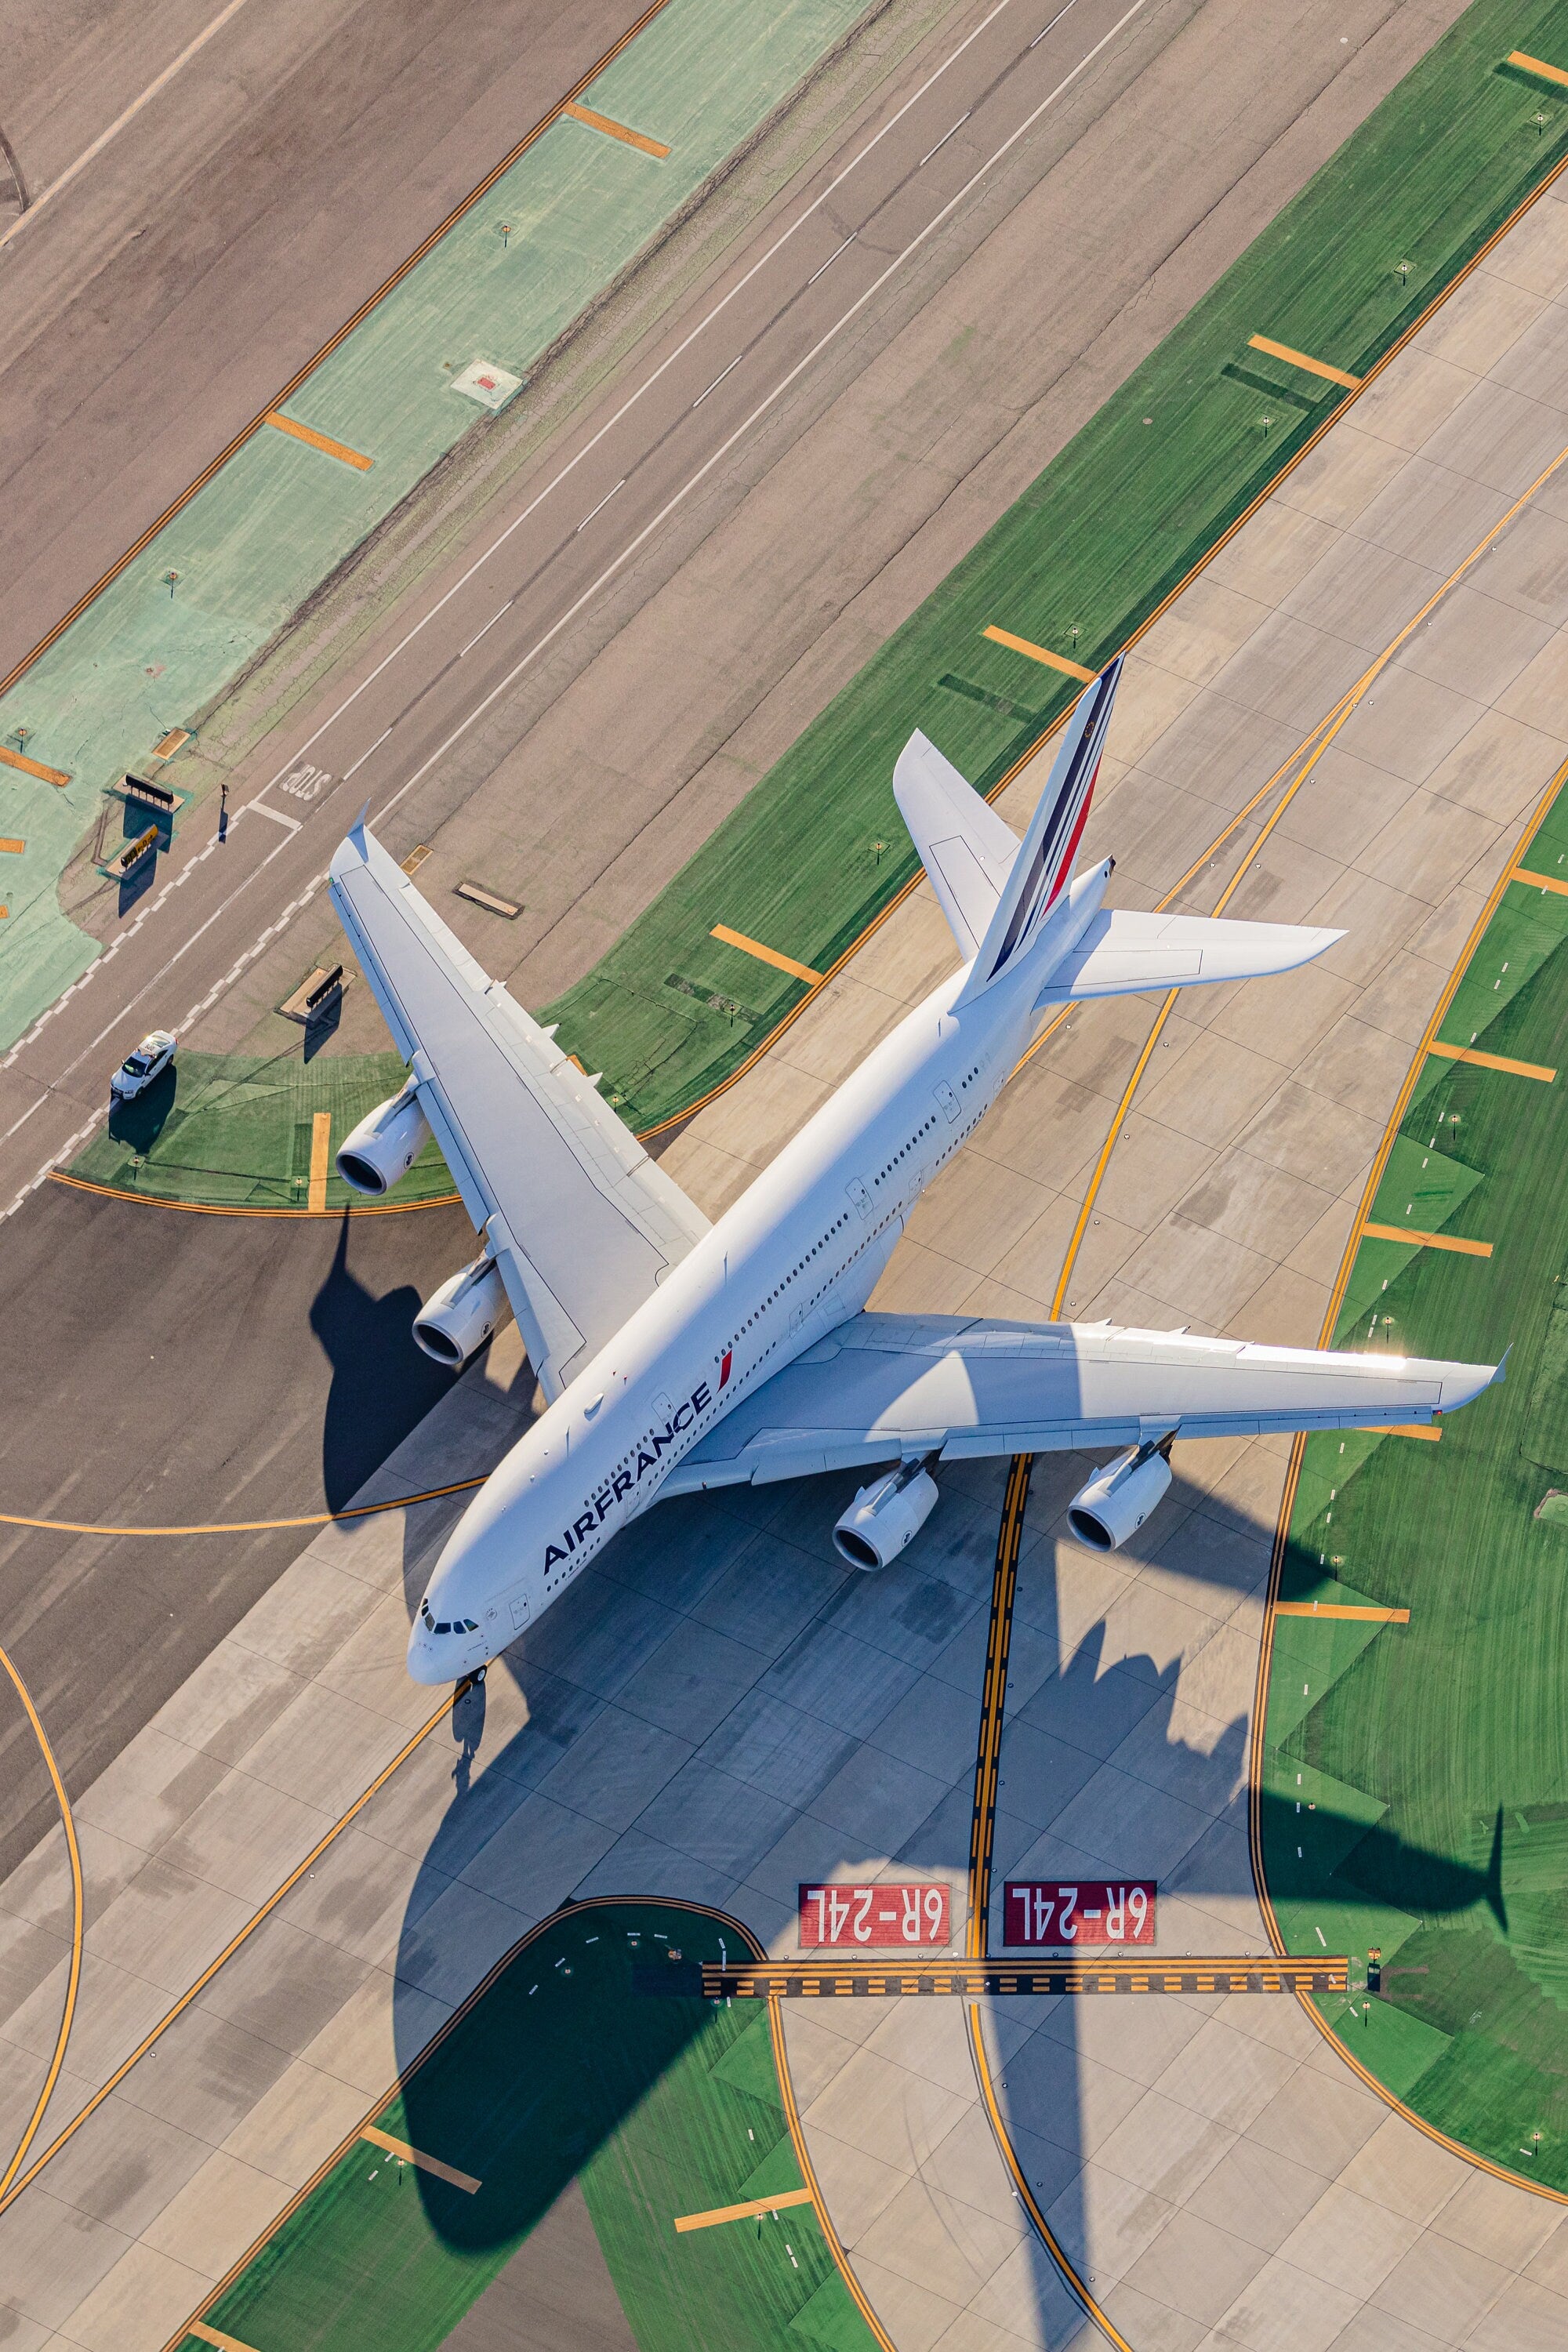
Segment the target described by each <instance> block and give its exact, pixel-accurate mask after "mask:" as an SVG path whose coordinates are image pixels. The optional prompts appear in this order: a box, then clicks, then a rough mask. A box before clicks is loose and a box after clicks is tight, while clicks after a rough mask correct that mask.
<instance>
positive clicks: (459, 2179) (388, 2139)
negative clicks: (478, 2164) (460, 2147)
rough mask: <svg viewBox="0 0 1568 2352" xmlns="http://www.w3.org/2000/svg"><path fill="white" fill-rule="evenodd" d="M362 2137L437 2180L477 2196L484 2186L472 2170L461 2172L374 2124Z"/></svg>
mask: <svg viewBox="0 0 1568 2352" xmlns="http://www.w3.org/2000/svg"><path fill="white" fill-rule="evenodd" d="M360 2137H361V2139H367V2140H369V2142H370V2144H371V2146H372V2147H384V2149H385V2150H386V2153H387V2154H388V2156H400V2157H401V2158H403V2161H404V2163H405V2164H416V2165H417V2166H418V2168H419V2169H420V2171H421V2172H433V2173H434V2174H435V2176H436V2178H437V2180H447V2181H449V2182H450V2183H451V2185H452V2187H453V2188H454V2189H467V2190H468V2195H469V2196H470V2197H477V2196H478V2194H479V2190H480V2189H482V2188H483V2187H484V2183H483V2181H482V2180H476V2179H474V2176H473V2174H472V2173H471V2172H459V2171H458V2168H457V2166H456V2165H455V2164H443V2163H442V2161H441V2159H440V2158H439V2157H438V2156H426V2155H425V2153H424V2152H423V2150H422V2149H420V2148H417V2147H409V2145H408V2142H407V2141H406V2140H405V2139H394V2138H393V2137H392V2134H391V2133H390V2132H384V2131H378V2130H377V2128H376V2126H375V2125H374V2124H366V2125H365V2126H363V2129H362V2130H361V2132H360Z"/></svg>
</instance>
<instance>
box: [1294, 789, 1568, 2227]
mask: <svg viewBox="0 0 1568 2352" xmlns="http://www.w3.org/2000/svg"><path fill="white" fill-rule="evenodd" d="M1565 858H1568V791H1564V792H1563V793H1560V795H1559V797H1558V799H1557V800H1556V802H1555V803H1553V805H1552V808H1551V810H1550V811H1549V813H1548V814H1547V816H1546V818H1545V820H1544V822H1543V824H1542V825H1541V827H1540V829H1539V830H1538V831H1537V832H1536V834H1535V835H1534V837H1533V839H1532V840H1531V843H1530V844H1529V846H1528V849H1527V851H1526V853H1525V854H1524V856H1523V857H1522V859H1521V863H1522V864H1523V865H1525V866H1528V867H1530V868H1531V869H1537V870H1540V871H1542V872H1543V873H1547V874H1554V873H1555V872H1556V870H1557V868H1558V866H1559V863H1560V862H1561V861H1562V860H1563V859H1565ZM1438 1034H1439V1036H1440V1038H1442V1039H1445V1040H1447V1041H1448V1042H1450V1043H1453V1044H1457V1045H1460V1046H1462V1047H1465V1048H1469V1047H1471V1046H1472V1044H1473V1046H1474V1048H1475V1049H1476V1050H1479V1052H1482V1053H1484V1054H1486V1055H1489V1056H1490V1057H1492V1059H1493V1060H1494V1061H1496V1062H1499V1063H1503V1064H1506V1065H1509V1066H1507V1067H1489V1066H1482V1065H1478V1064H1475V1063H1468V1062H1458V1061H1455V1060H1454V1059H1452V1058H1450V1057H1448V1056H1445V1055H1438V1054H1432V1055H1428V1056H1427V1057H1426V1059H1425V1060H1424V1061H1423V1063H1422V1065H1421V1068H1420V1071H1419V1073H1418V1075H1417V1078H1416V1083H1415V1090H1414V1092H1413V1095H1412V1097H1411V1100H1410V1103H1409V1107H1408V1109H1407V1111H1406V1113H1405V1118H1404V1120H1403V1123H1402V1126H1401V1129H1400V1131H1399V1134H1398V1137H1397V1139H1396V1141H1395V1144H1394V1150H1393V1152H1392V1154H1391V1156H1390V1159H1389V1162H1388V1168H1387V1171H1386V1172H1385V1174H1384V1178H1383V1181H1382V1184H1381V1187H1380V1190H1379V1193H1378V1197H1377V1201H1376V1202H1375V1203H1374V1207H1373V1220H1374V1221H1375V1222H1382V1221H1384V1220H1386V1221H1387V1222H1389V1223H1411V1224H1414V1225H1415V1226H1417V1227H1419V1228H1422V1229H1424V1230H1425V1231H1426V1232H1427V1233H1429V1234H1436V1235H1439V1236H1448V1235H1465V1236H1479V1235H1484V1237H1485V1238H1486V1240H1487V1241H1489V1243H1490V1244H1491V1255H1490V1256H1489V1257H1484V1258H1483V1257H1480V1256H1478V1255H1473V1254H1468V1253H1465V1252H1460V1251H1456V1250H1452V1249H1441V1248H1434V1247H1430V1246H1412V1245H1409V1244H1391V1243H1387V1242H1384V1241H1363V1243H1362V1244H1361V1247H1360V1249H1359V1250H1358V1252H1357V1255H1356V1257H1355V1260H1354V1265H1353V1269H1352V1277H1351V1283H1350V1287H1349V1289H1348V1291H1347V1293H1346V1297H1345V1301H1344V1307H1343V1310H1342V1317H1341V1321H1340V1327H1339V1330H1338V1332H1337V1335H1336V1337H1337V1340H1338V1342H1339V1344H1342V1345H1349V1346H1354V1347H1368V1346H1370V1347H1375V1348H1390V1349H1397V1350H1399V1351H1401V1352H1403V1353H1407V1354H1413V1355H1425V1356H1439V1357H1442V1356H1447V1357H1459V1358H1462V1359H1466V1360H1471V1361H1478V1360H1479V1361H1485V1362H1490V1361H1493V1360H1497V1359H1499V1358H1500V1357H1501V1355H1502V1353H1503V1351H1504V1349H1510V1350H1511V1352H1510V1355H1509V1358H1508V1370H1507V1377H1506V1380H1505V1381H1503V1382H1502V1383H1501V1384H1500V1385H1495V1386H1494V1387H1492V1388H1491V1389H1490V1390H1489V1391H1487V1392H1486V1394H1485V1395H1484V1396H1482V1397H1480V1398H1479V1399H1478V1400H1477V1401H1476V1402H1474V1403H1473V1404H1470V1405H1468V1406H1467V1407H1466V1408H1465V1409H1464V1411H1463V1412H1458V1413H1456V1414H1454V1415H1452V1416H1451V1417H1449V1418H1448V1419H1447V1420H1446V1421H1445V1422H1444V1423H1443V1424H1442V1436H1441V1439H1440V1441H1439V1442H1438V1443H1436V1444H1412V1443H1411V1442H1410V1441H1409V1440H1408V1439H1406V1438H1404V1437H1402V1436H1400V1435H1399V1434H1397V1433H1385V1434H1372V1433H1361V1434H1359V1435H1358V1434H1351V1435H1347V1436H1345V1437H1339V1436H1331V1435H1315V1436H1312V1437H1310V1438H1309V1439H1308V1440H1307V1443H1306V1449H1305V1454H1304V1456H1303V1461H1302V1468H1301V1475H1300V1483H1299V1485H1298V1487H1297V1491H1296V1495H1295V1498H1294V1504H1293V1507H1292V1511H1291V1517H1290V1522H1289V1539H1288V1547H1287V1550H1286V1554H1285V1558H1284V1561H1283V1567H1282V1572H1281V1590H1280V1597H1281V1598H1282V1599H1284V1600H1287V1601H1321V1602H1330V1601H1333V1602H1339V1603H1351V1604H1352V1605H1354V1604H1357V1603H1370V1604H1372V1605H1373V1606H1376V1607H1382V1608H1394V1609H1400V1610H1408V1612H1409V1622H1407V1623H1386V1622H1385V1623H1378V1622H1368V1621H1366V1620H1360V1621H1357V1620H1350V1621H1346V1620H1337V1621H1336V1620H1330V1619H1319V1620H1316V1621H1314V1620H1313V1619H1311V1618H1310V1617H1294V1618H1289V1619H1276V1620H1275V1630H1274V1636H1273V1651H1272V1659H1271V1668H1270V1675H1269V1683H1268V1712H1267V1717H1266V1745H1265V1753H1264V1765H1263V1774H1262V1789H1261V1805H1262V1813H1263V1821H1262V1828H1263V1855H1264V1864H1265V1872H1266V1879H1267V1885H1268V1894H1269V1896H1270V1898H1271V1900H1272V1902H1273V1905H1274V1907H1275V1910H1276V1913H1277V1915H1278V1918H1279V1925H1280V1927H1281V1929H1282V1931H1283V1934H1284V1937H1285V1942H1286V1945H1287V1947H1288V1948H1289V1950H1290V1951H1292V1952H1295V1953H1301V1954H1306V1953H1310V1952H1318V1951H1320V1950H1321V1949H1322V1948H1324V1946H1325V1945H1326V1946H1327V1947H1329V1948H1332V1949H1334V1950H1336V1951H1349V1952H1350V1953H1351V1954H1352V1956H1353V1957H1352V1989H1351V1992H1350V1994H1349V1995H1348V1996H1347V1997H1335V1998H1331V1999H1329V2000H1322V2001H1321V2002H1320V2004H1319V2005H1320V2008H1321V2011H1323V2013H1324V2015H1325V2016H1326V2017H1327V2018H1328V2019H1329V2020H1330V2021H1331V2023H1332V2024H1333V2026H1334V2028H1335V2030H1336V2032H1338V2033H1339V2034H1340V2036H1341V2037H1342V2040H1343V2041H1344V2042H1345V2043H1346V2044H1347V2046H1348V2047H1349V2049H1350V2050H1351V2051H1352V2053H1353V2055H1354V2056H1355V2057H1357V2058H1358V2059H1360V2060H1361V2062H1362V2063H1363V2064H1364V2065H1365V2066H1366V2067H1367V2068H1368V2069H1369V2070H1370V2071H1371V2072H1372V2073H1373V2074H1374V2075H1376V2076H1377V2077H1378V2079H1379V2080H1380V2081H1381V2082H1383V2083H1384V2084H1385V2085H1386V2086H1387V2087H1388V2089H1389V2090H1391V2091H1392V2092H1394V2094H1395V2095H1397V2096H1398V2097H1400V2098H1402V2099H1403V2100H1405V2102H1406V2103H1407V2104H1408V2105H1410V2106H1411V2107H1412V2108H1414V2109H1415V2112H1416V2113H1417V2114H1418V2115H1419V2116H1423V2117H1425V2118H1426V2121H1428V2122H1429V2123H1431V2124H1433V2125H1435V2126H1436V2127H1437V2128H1438V2129H1439V2130H1441V2131H1443V2132H1446V2133H1447V2134H1448V2135H1449V2136H1450V2137H1452V2138H1454V2139H1456V2140H1458V2141H1459V2142H1461V2143H1462V2144H1463V2145H1464V2146H1465V2147H1469V2148H1472V2149H1474V2150H1476V2151H1477V2152H1478V2153H1479V2155H1481V2156H1484V2157H1486V2158H1489V2159H1490V2160H1491V2161H1493V2162H1494V2163H1497V2164H1500V2165H1504V2166H1507V2167H1508V2168H1510V2169H1511V2170H1513V2171H1515V2172H1517V2173H1520V2174H1522V2175H1525V2176H1527V2177H1530V2178H1531V2179H1539V2180H1542V2182H1545V2183H1547V2184H1549V2185H1550V2186H1552V2188H1554V2189H1559V2190H1568V1734H1565V1731H1564V1712H1563V1679H1564V1623H1565V1620H1564V1616H1563V1591H1564V1587H1565V1583H1568V1183H1565V1182H1564V1181H1563V1171H1564V1168H1565V1167H1568V899H1563V898H1558V897H1556V896H1554V895H1548V896H1546V897H1544V898H1543V896H1542V893H1541V892H1540V890H1539V889H1531V887H1529V886H1528V885H1526V884H1523V883H1520V882H1517V881H1510V883H1509V884H1508V886H1507V887H1506V889H1505V890H1504V892H1503V895H1502V898H1501V899H1500V903H1499V905H1498V908H1497V910H1496V912H1495V914H1494V915H1493V917H1492V918H1491V920H1490V922H1489V925H1488V928H1487V929H1486V931H1485V933H1484V935H1483V937H1482V938H1481V940H1480V941H1479V945H1478V946H1477V948H1476V950H1475V951H1474V953H1473V955H1472V956H1471V958H1470V961H1469V962H1468V966H1467V968H1466V970H1465V971H1464V974H1463V976H1462V978H1461V980H1460V982H1459V985H1458V989H1457V991H1456V992H1455V995H1454V998H1453V1001H1452V1003H1451V1005H1450V1006H1449V1009H1448V1012H1447V1016H1446V1018H1445V1020H1444V1022H1443V1024H1442V1027H1441V1030H1440V1031H1439V1033H1438ZM1553 1072H1557V1073H1560V1075H1558V1076H1552V1073H1553ZM1369 1954H1372V1955H1373V1956H1375V1957H1374V1958H1373V1967H1372V1978H1371V1985H1370V1989H1367V1990H1363V1989H1361V1981H1360V1980H1361V1979H1362V1978H1363V1976H1364V1975H1365V1973H1366V1964H1367V1960H1368V1956H1369Z"/></svg>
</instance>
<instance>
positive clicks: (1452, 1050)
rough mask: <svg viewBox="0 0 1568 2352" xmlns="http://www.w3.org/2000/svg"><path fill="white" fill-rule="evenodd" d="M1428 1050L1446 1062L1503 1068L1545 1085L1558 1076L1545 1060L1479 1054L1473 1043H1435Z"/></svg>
mask: <svg viewBox="0 0 1568 2352" xmlns="http://www.w3.org/2000/svg"><path fill="white" fill-rule="evenodd" d="M1428 1050H1429V1051H1430V1052H1431V1053H1434V1054H1440V1055H1442V1057H1443V1059H1444V1061H1446V1062H1471V1063H1473V1064H1474V1065H1475V1067H1476V1068H1477V1069H1478V1070H1501V1071H1503V1072H1504V1073H1505V1075H1506V1076H1509V1077H1510V1078H1539V1079H1540V1080H1541V1083H1542V1086H1545V1087H1549V1086H1550V1085H1551V1084H1552V1080H1553V1078H1555V1076H1557V1073H1556V1071H1555V1070H1549V1069H1548V1068H1547V1066H1546V1065H1545V1063H1544V1062H1510V1060H1509V1058H1508V1055H1506V1054H1479V1053H1478V1052H1477V1051H1476V1048H1475V1047H1474V1046H1473V1045H1432V1046H1430V1047H1429V1048H1428Z"/></svg>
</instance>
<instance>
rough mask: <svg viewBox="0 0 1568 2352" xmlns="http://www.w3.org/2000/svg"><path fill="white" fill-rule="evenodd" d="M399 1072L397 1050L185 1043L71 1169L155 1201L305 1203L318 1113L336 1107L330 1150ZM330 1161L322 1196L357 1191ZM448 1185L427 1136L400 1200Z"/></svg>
mask: <svg viewBox="0 0 1568 2352" xmlns="http://www.w3.org/2000/svg"><path fill="white" fill-rule="evenodd" d="M406 1076H407V1072H406V1071H405V1068H404V1066H403V1064H402V1063H401V1062H400V1061H399V1060H398V1058H397V1055H395V1054H344V1055H320V1056H318V1057H317V1059H315V1060H314V1061H310V1062H307V1061H304V1060H302V1059H301V1057H300V1054H299V1052H298V1050H291V1051H290V1052H289V1053H287V1054H279V1055H276V1056H274V1057H273V1058H272V1059H270V1060H268V1059H263V1058H262V1057H260V1056H258V1055H244V1054H198V1053H196V1052H195V1051H194V1049H192V1048H190V1047H183V1048H182V1049H181V1052H180V1054H179V1055H178V1056H177V1058H176V1061H175V1065H174V1069H173V1070H172V1071H170V1072H168V1073H166V1074H165V1075H164V1076H163V1077H162V1078H161V1079H160V1080H159V1081H158V1083H157V1085H156V1086H153V1087H149V1088H148V1089H147V1092H146V1093H145V1094H143V1095H138V1096H136V1097H134V1098H133V1099H132V1101H131V1102H129V1103H125V1104H122V1105H120V1106H118V1107H117V1108H115V1109H114V1110H113V1111H112V1112H111V1114H110V1124H109V1128H108V1129H107V1130H106V1131H105V1132H104V1133H103V1134H101V1135H99V1136H95V1137H94V1138H93V1140H92V1141H91V1142H90V1143H89V1145H88V1147H87V1149H86V1150H85V1151H83V1152H81V1153H79V1156H78V1157H77V1158H76V1159H75V1160H72V1162H71V1164H70V1170H69V1172H70V1174H71V1175H73V1176H79V1177H81V1178H83V1179H84V1180H85V1181H87V1182H89V1183H92V1184H110V1185H113V1186H114V1187H115V1189H116V1190H117V1191H120V1192H140V1193H142V1194H144V1195H145V1196H146V1197H147V1198H148V1199H149V1200H153V1201H180V1202H185V1203H186V1204H187V1205H195V1206H201V1207H204V1208H218V1209H242V1208H269V1209H302V1208H304V1207H306V1206H307V1205H308V1195H309V1189H310V1149H311V1141H312V1138H313V1135H314V1131H315V1121H316V1118H317V1115H318V1114H319V1113H320V1112H321V1111H325V1112H327V1113H328V1114H329V1116H330V1117H331V1122H332V1124H331V1154H333V1155H335V1153H336V1151H337V1148H338V1146H339V1144H340V1143H342V1140H343V1138H344V1137H345V1136H346V1135H347V1134H348V1131H349V1129H351V1128H352V1127H354V1126H356V1125H357V1124H358V1122H359V1121H360V1120H361V1119H362V1118H363V1117H364V1115H365V1113H366V1111H368V1110H372V1109H374V1107H375V1105H376V1104H377V1103H379V1102H384V1100H385V1099H386V1097H387V1096H388V1095H394V1094H395V1093H396V1092H397V1090H398V1088H399V1087H401V1086H402V1084H403V1082H404V1079H405V1077H406ZM328 1164H329V1167H330V1169H331V1173H330V1174H329V1176H328V1178H327V1194H326V1206H327V1207H328V1208H329V1209H342V1208H347V1207H349V1206H350V1205H351V1204H353V1203H355V1202H360V1201H361V1200H362V1195H361V1194H359V1193H357V1192H351V1191H350V1190H349V1187H348V1186H347V1185H346V1184H345V1183H344V1182H343V1181H342V1178H341V1177H340V1176H339V1174H338V1172H337V1168H336V1165H335V1160H333V1159H332V1158H331V1157H330V1158H329V1163H328ZM455 1190H456V1187H455V1186H454V1184H453V1182H452V1179H451V1175H450V1173H449V1171H448V1170H447V1163H446V1161H445V1160H443V1159H442V1157H441V1155H440V1153H439V1151H438V1150H437V1148H436V1146H435V1144H434V1143H428V1144H426V1147H425V1150H423V1151H422V1152H421V1154H420V1156H419V1158H418V1159H417V1160H416V1161H415V1163H414V1165H413V1167H412V1168H411V1169H410V1170H409V1171H408V1173H407V1175H406V1176H405V1178H404V1179H403V1181H402V1182H401V1183H400V1184H399V1186H398V1188H397V1193H396V1199H397V1202H398V1204H399V1205H400V1206H405V1205H406V1204H407V1203H408V1202H414V1201H429V1200H435V1199H437V1198H439V1197H440V1196H441V1195H443V1194H450V1193H451V1192H454V1191H455Z"/></svg>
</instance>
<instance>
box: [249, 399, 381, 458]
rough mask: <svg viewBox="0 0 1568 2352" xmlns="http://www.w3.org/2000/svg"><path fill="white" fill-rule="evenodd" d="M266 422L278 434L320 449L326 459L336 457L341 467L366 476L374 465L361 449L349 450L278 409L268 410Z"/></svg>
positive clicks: (325, 434)
mask: <svg viewBox="0 0 1568 2352" xmlns="http://www.w3.org/2000/svg"><path fill="white" fill-rule="evenodd" d="M267 422H268V425H276V427H277V429H278V431H279V433H289V434H291V435H292V436H293V437H294V439H295V440H296V441H303V442H305V443H307V444H308V445H309V446H310V448H312V449H320V450H321V452H322V453H323V455H324V456H326V457H336V458H337V459H338V460H339V461H340V462H341V463H342V465H345V466H353V467H356V468H357V470H358V471H359V472H360V473H362V474H368V473H369V471H370V469H371V467H373V466H374V463H375V459H374V457H366V456H365V454H364V452H363V449H351V448H350V447H349V446H348V444H347V442H346V441H334V440H333V439H332V437H331V435H330V434H327V433H318V432H317V431H316V428H315V426H314V425H300V424H299V423H297V422H296V420H295V419H294V418H293V417H292V416H285V415H284V414H283V412H282V410H281V409H280V408H269V409H268V412H267Z"/></svg>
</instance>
